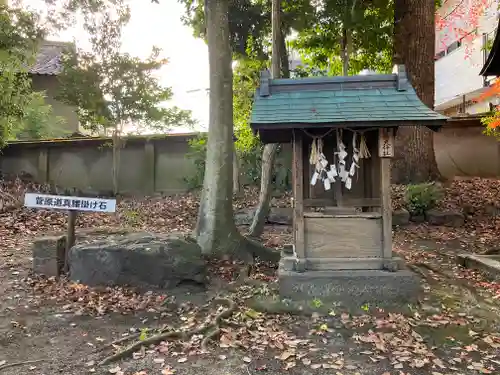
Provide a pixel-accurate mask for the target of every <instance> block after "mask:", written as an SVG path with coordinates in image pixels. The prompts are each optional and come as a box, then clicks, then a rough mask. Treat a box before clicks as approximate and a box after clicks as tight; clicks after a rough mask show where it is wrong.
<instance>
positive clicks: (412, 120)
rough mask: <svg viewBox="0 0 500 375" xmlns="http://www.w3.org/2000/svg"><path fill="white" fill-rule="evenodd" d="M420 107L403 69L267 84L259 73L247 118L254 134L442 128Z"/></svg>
mask: <svg viewBox="0 0 500 375" xmlns="http://www.w3.org/2000/svg"><path fill="white" fill-rule="evenodd" d="M446 119H447V117H445V116H443V115H441V114H439V113H437V112H434V111H433V110H431V109H430V108H428V107H427V106H426V105H425V104H423V103H422V102H421V101H420V99H419V98H418V96H417V94H416V92H415V90H414V89H413V88H412V87H411V85H410V83H409V81H408V80H407V78H406V74H405V71H404V67H403V66H401V65H400V66H396V67H395V73H394V74H388V75H364V76H363V75H360V76H349V77H313V78H302V79H277V80H272V79H270V78H269V74H268V73H267V72H264V73H263V74H262V76H261V84H260V87H259V89H257V92H256V95H255V99H254V103H253V108H252V116H251V121H250V123H251V126H252V128H253V129H254V130H255V131H259V132H261V131H262V130H264V129H277V128H280V129H290V128H299V127H301V128H304V127H306V128H307V127H315V126H322V127H324V126H348V127H373V126H379V127H388V126H399V125H427V126H440V125H443V124H444V122H445V121H446Z"/></svg>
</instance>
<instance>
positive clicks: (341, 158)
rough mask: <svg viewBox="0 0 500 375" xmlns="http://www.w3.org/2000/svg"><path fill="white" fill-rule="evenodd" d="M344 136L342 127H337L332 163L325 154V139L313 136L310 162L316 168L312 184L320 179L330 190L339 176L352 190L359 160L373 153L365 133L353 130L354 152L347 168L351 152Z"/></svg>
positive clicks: (326, 188) (347, 187)
mask: <svg viewBox="0 0 500 375" xmlns="http://www.w3.org/2000/svg"><path fill="white" fill-rule="evenodd" d="M342 136H343V134H342V129H337V130H336V138H337V151H335V152H334V155H333V163H331V164H330V165H329V163H328V160H327V159H326V157H325V155H324V154H323V140H322V139H321V138H313V142H312V148H311V155H310V157H309V163H310V164H311V165H314V166H315V170H314V173H313V175H312V178H311V185H313V186H314V185H316V183H317V182H318V180H320V181H322V182H323V186H324V188H325V190H330V189H331V184H332V183H334V182H335V179H336V178H339V179H340V181H341V182H342V183H343V184H344V185H345V187H346V189H348V190H350V189H351V188H352V179H353V177H354V175H355V174H356V169H359V168H360V164H359V160H360V159H367V158H369V157H370V156H371V155H370V152H369V150H368V146H367V145H366V139H365V136H364V135H363V134H360V135H359V134H358V133H357V132H354V131H353V136H352V150H353V154H352V158H351V163H350V166H349V168H347V160H348V156H349V154H348V152H347V147H346V145H345V144H344V143H343V141H342ZM358 136H359V137H358ZM358 138H359V146H358Z"/></svg>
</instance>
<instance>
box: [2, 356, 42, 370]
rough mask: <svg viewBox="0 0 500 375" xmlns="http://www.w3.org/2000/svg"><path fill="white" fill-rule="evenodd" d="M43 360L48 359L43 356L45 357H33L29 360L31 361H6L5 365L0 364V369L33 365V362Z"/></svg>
mask: <svg viewBox="0 0 500 375" xmlns="http://www.w3.org/2000/svg"><path fill="white" fill-rule="evenodd" d="M44 361H49V359H47V358H45V359H34V360H31V361H22V362H13V363H6V364H5V365H2V366H0V371H2V370H5V369H8V368H12V367H18V366H26V365H33V364H35V363H39V362H44Z"/></svg>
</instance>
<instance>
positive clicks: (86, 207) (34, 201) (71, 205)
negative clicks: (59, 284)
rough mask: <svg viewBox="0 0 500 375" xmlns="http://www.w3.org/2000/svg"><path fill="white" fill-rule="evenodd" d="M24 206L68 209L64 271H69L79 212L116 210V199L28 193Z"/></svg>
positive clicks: (109, 211) (110, 211)
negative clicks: (70, 254) (69, 260)
mask: <svg viewBox="0 0 500 375" xmlns="http://www.w3.org/2000/svg"><path fill="white" fill-rule="evenodd" d="M24 206H25V207H29V208H41V209H46V210H47V209H52V210H53V209H56V210H66V211H68V228H67V232H66V235H67V238H66V251H65V254H64V271H65V272H67V271H68V254H69V249H71V247H72V246H73V245H74V244H75V225H76V217H77V214H78V212H108V213H112V212H115V211H116V199H102V198H89V197H75V196H65V195H48V194H37V193H26V195H25V196H24Z"/></svg>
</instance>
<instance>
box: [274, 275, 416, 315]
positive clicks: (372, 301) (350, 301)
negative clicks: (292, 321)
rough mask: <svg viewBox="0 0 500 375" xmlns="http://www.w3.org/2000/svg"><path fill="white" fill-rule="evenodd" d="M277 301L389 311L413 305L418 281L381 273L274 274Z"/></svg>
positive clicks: (405, 276) (412, 276)
mask: <svg viewBox="0 0 500 375" xmlns="http://www.w3.org/2000/svg"><path fill="white" fill-rule="evenodd" d="M278 277H279V291H280V298H281V299H288V300H292V301H293V302H296V303H303V304H306V305H310V304H311V303H312V301H314V300H319V301H321V303H322V304H323V305H327V304H328V305H332V308H333V307H334V306H335V307H344V308H346V309H349V310H358V309H360V308H361V306H364V305H366V304H369V305H371V306H373V307H381V308H382V307H386V308H387V307H391V306H398V305H403V306H406V305H407V304H409V303H415V302H417V300H418V296H419V294H420V292H421V284H420V278H419V277H418V276H417V275H416V274H414V273H413V272H411V271H408V270H399V271H396V272H389V271H382V270H353V271H306V272H295V271H289V270H286V269H284V267H280V268H279V270H278Z"/></svg>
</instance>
